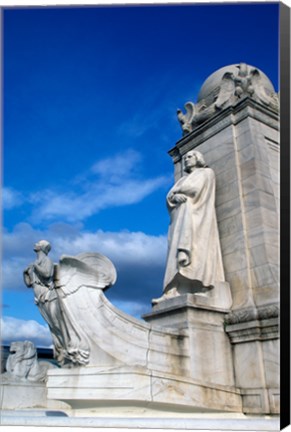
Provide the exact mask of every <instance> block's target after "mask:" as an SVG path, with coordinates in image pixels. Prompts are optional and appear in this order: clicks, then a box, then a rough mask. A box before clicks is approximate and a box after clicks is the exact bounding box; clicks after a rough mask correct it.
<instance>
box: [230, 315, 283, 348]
mask: <svg viewBox="0 0 291 432" xmlns="http://www.w3.org/2000/svg"><path fill="white" fill-rule="evenodd" d="M225 331H226V333H227V334H228V336H229V337H230V341H231V343H232V344H235V343H242V342H251V341H265V340H270V339H278V338H279V320H278V318H270V319H264V320H253V321H246V322H242V323H238V324H231V325H226V327H225Z"/></svg>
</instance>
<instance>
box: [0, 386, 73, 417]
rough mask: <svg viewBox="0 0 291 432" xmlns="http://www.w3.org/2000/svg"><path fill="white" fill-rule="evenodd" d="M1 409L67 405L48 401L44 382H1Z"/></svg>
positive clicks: (54, 407) (48, 407) (50, 407)
mask: <svg viewBox="0 0 291 432" xmlns="http://www.w3.org/2000/svg"><path fill="white" fill-rule="evenodd" d="M0 397H1V399H0V400H1V409H2V410H18V409H31V408H38V409H39V408H44V409H54V410H56V409H57V410H59V409H66V408H68V407H69V406H68V405H67V404H65V403H64V402H61V401H48V400H47V389H46V385H45V384H44V383H32V382H28V381H23V382H19V381H18V382H7V383H4V382H1V387H0Z"/></svg>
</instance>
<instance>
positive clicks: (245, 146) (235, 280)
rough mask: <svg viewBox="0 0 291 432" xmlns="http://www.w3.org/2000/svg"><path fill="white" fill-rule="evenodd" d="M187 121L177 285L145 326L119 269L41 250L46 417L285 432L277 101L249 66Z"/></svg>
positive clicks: (174, 256)
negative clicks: (127, 301)
mask: <svg viewBox="0 0 291 432" xmlns="http://www.w3.org/2000/svg"><path fill="white" fill-rule="evenodd" d="M185 109H186V113H183V112H182V111H181V110H178V112H177V115H178V120H179V122H180V124H181V127H182V134H183V136H182V138H181V139H180V140H179V141H178V142H177V143H176V145H175V146H174V147H173V148H172V149H171V150H170V151H169V154H170V156H171V157H172V160H173V164H174V185H173V187H172V188H171V190H170V191H169V193H168V195H167V198H166V201H167V207H168V211H169V217H170V225H169V231H168V232H169V234H168V257H167V262H166V268H165V277H164V286H163V287H157V295H159V294H160V297H157V298H155V299H153V300H152V309H151V310H150V311H149V312H148V313H147V314H145V315H144V316H143V320H137V319H135V318H133V317H131V316H129V315H127V314H125V313H124V312H122V311H120V310H118V309H117V308H116V307H114V306H113V305H112V304H111V303H110V302H109V301H108V299H107V298H106V296H105V294H104V292H105V291H106V290H107V289H108V288H110V287H111V286H113V285H114V283H115V280H116V277H117V275H116V270H115V267H114V264H113V263H112V262H111V261H110V260H109V259H108V258H107V257H104V256H103V255H101V254H99V253H97V252H91V253H89V252H88V253H83V254H80V255H78V256H75V257H72V256H62V257H61V258H60V260H59V263H57V264H55V263H53V262H52V261H51V260H50V258H49V252H50V249H51V245H50V243H49V242H48V241H46V240H41V241H39V242H38V243H36V244H35V246H34V251H35V252H36V260H35V261H34V262H33V263H32V264H30V265H29V266H28V267H27V268H26V269H25V271H24V281H25V284H26V285H27V286H28V287H29V288H32V289H33V290H34V295H35V303H36V305H37V307H38V308H39V310H40V313H41V314H42V316H43V317H44V319H45V320H46V322H47V323H48V326H49V328H50V331H51V334H52V339H53V345H54V358H55V361H56V363H57V364H58V367H53V368H47V369H46V370H45V378H42V385H43V386H44V387H45V391H46V395H45V401H44V402H43V406H45V404H46V403H47V404H48V403H55V404H56V406H58V407H59V409H60V410H62V412H64V413H65V414H66V415H67V416H69V417H74V418H77V417H82V418H83V417H94V416H96V415H98V416H100V415H101V416H105V417H107V418H111V419H112V416H114V415H116V416H118V417H119V418H128V417H130V416H139V417H140V418H143V419H144V418H145V417H147V416H152V417H158V418H161V417H171V418H175V419H176V421H177V423H175V425H176V426H177V425H180V426H181V425H182V423H183V419H185V418H187V419H189V421H190V422H191V421H192V423H191V427H192V430H195V428H197V427H198V426H197V424H195V421H196V420H197V416H200V417H201V416H203V415H206V416H208V417H207V418H208V420H209V421H208V423H207V429H209V428H210V427H212V426H211V424H212V423H211V421H210V418H214V417H213V416H217V419H218V418H219V419H220V420H219V421H221V423H220V429H223V428H224V427H226V425H227V423H226V420H227V419H229V418H232V420H233V421H234V419H235V418H237V419H238V418H239V419H240V421H241V422H242V423H241V424H244V425H245V426H246V427H247V428H248V429H249V430H257V431H258V430H266V429H264V428H265V427H266V424H267V423H268V427H267V428H268V430H276V428H277V426H278V424H277V421H278V417H276V415H278V413H279V371H278V368H279V354H278V340H279V333H278V315H279V291H278V267H279V255H278V212H279V204H278V201H279V193H278V191H279V184H278V182H279V175H278V169H279V162H278V158H279V134H278V128H279V103H278V96H277V94H276V93H275V91H274V88H273V86H272V83H271V82H270V80H269V79H268V78H267V76H266V75H265V74H264V73H263V72H262V71H260V70H259V69H258V68H256V67H253V66H250V65H247V64H245V63H240V64H235V65H230V66H225V67H223V68H221V69H219V70H218V71H216V72H214V73H213V74H212V75H211V76H210V77H209V78H208V79H206V81H205V82H204V84H203V85H202V87H201V90H200V93H199V95H198V100H197V102H196V103H194V102H187V103H186V105H185ZM68 252H69V251H68ZM9 367H10V366H9V364H7V372H9ZM20 369H21V368H20ZM8 381H9V380H8ZM13 385H14V386H15V382H14V381H13ZM15 388H16V387H15ZM58 404H59V405H58ZM10 408H11V407H10ZM27 408H29V407H27ZM211 416H212V417H211ZM221 416H222V417H221ZM229 416H230V417H229ZM235 416H237V417H235ZM266 416H268V420H266ZM195 419H196V420H195ZM223 419H224V420H223ZM224 421H225V423H223V422H224ZM266 421H267V423H266ZM7 422H8V423H9V421H8V420H7ZM179 422H180V423H179ZM181 422H182V423H181ZM248 422H249V423H248ZM8 423H7V424H8ZM128 424H129V423H128ZM157 424H158V425H159V427H161V428H163V427H164V426H163V425H162V424H161V423H159V422H158V423H157ZM189 424H190V423H189ZM147 425H148V423H147ZM254 425H255V426H254ZM188 426H189V425H188ZM189 427H190V426H189ZM189 427H188V428H189ZM252 427H254V429H252ZM214 430H217V429H215V428H214Z"/></svg>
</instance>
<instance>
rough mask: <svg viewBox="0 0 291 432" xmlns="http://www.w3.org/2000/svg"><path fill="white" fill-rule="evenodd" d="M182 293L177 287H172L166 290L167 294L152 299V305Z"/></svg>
mask: <svg viewBox="0 0 291 432" xmlns="http://www.w3.org/2000/svg"><path fill="white" fill-rule="evenodd" d="M179 295H180V294H179V293H178V291H177V288H172V289H170V290H169V291H167V292H165V294H163V295H162V297H159V298H157V299H152V306H155V305H156V304H159V303H161V302H162V301H164V300H168V299H171V298H173V297H178V296H179Z"/></svg>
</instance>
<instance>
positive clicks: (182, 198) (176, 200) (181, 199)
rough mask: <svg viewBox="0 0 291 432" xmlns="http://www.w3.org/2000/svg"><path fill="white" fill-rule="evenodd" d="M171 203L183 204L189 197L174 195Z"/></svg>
mask: <svg viewBox="0 0 291 432" xmlns="http://www.w3.org/2000/svg"><path fill="white" fill-rule="evenodd" d="M171 201H172V203H174V204H181V203H184V202H186V201H187V197H186V195H184V194H180V193H177V194H174V195H173V197H172V199H171Z"/></svg>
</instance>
